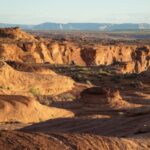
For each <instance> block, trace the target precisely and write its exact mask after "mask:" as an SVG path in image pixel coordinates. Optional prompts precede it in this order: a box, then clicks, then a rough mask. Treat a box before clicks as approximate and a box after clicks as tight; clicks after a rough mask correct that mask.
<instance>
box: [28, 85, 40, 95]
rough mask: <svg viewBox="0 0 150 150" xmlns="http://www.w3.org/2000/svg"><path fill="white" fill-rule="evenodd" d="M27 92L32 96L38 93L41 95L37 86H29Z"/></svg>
mask: <svg viewBox="0 0 150 150" xmlns="http://www.w3.org/2000/svg"><path fill="white" fill-rule="evenodd" d="M29 92H30V93H32V95H33V96H39V95H41V90H40V88H38V87H31V88H30V89H29Z"/></svg>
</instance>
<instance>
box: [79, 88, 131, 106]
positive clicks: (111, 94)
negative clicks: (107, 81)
mask: <svg viewBox="0 0 150 150" xmlns="http://www.w3.org/2000/svg"><path fill="white" fill-rule="evenodd" d="M80 101H81V102H83V103H84V104H92V105H93V104H94V105H98V106H99V108H106V109H109V108H114V109H120V108H126V107H130V104H129V103H128V102H126V101H124V100H123V99H122V97H121V95H120V92H119V90H117V89H110V88H101V87H92V88H88V89H86V90H84V91H83V92H82V93H81V97H80Z"/></svg>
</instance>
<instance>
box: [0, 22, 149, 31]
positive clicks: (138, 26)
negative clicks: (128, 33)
mask: <svg viewBox="0 0 150 150" xmlns="http://www.w3.org/2000/svg"><path fill="white" fill-rule="evenodd" d="M16 26H17V27H20V28H22V29H25V30H62V31H63V30H77V31H84V30H89V31H116V30H149V29H150V24H148V23H121V24H113V23H54V22H45V23H41V24H37V25H26V24H7V23H6V24H5V23H0V28H7V27H16Z"/></svg>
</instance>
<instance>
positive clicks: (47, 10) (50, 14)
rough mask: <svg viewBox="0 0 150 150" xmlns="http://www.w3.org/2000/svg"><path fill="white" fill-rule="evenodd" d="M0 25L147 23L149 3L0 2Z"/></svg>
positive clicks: (115, 0) (109, 0) (134, 0)
mask: <svg viewBox="0 0 150 150" xmlns="http://www.w3.org/2000/svg"><path fill="white" fill-rule="evenodd" d="M0 22H1V23H19V24H38V23H42V22H62V23H67V22H99V23H101V22H103V23H108V22H109V23H125V22H131V23H150V0H0Z"/></svg>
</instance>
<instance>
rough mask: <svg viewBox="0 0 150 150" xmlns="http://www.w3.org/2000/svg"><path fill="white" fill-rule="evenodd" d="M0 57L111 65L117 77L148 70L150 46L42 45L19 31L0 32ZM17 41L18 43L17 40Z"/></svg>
mask: <svg viewBox="0 0 150 150" xmlns="http://www.w3.org/2000/svg"><path fill="white" fill-rule="evenodd" d="M4 37H7V38H9V40H8V41H9V42H6V43H5V42H0V57H1V58H4V59H5V60H7V61H19V62H31V63H50V64H77V65H83V66H85V65H106V66H108V65H114V64H116V63H117V64H118V67H119V70H120V73H140V72H142V71H145V70H147V68H148V67H149V66H150V46H148V45H145V46H137V45H127V44H119V43H118V44H115V45H102V44H93V45H92V46H90V45H88V44H87V45H80V44H79V43H75V42H68V41H59V42H58V41H54V42H52V41H46V40H45V41H44V40H41V39H38V40H37V39H35V38H34V37H33V36H32V35H30V34H27V33H25V32H23V31H21V30H20V29H18V28H10V29H9V28H8V29H0V38H4ZM18 39H19V40H18Z"/></svg>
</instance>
